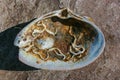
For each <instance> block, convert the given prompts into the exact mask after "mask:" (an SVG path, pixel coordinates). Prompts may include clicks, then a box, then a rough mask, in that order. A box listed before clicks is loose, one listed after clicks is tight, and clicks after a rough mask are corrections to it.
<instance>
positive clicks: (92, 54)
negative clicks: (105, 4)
mask: <svg viewBox="0 0 120 80" xmlns="http://www.w3.org/2000/svg"><path fill="white" fill-rule="evenodd" d="M14 44H15V45H16V46H18V47H19V60H20V61H22V62H23V63H25V64H27V65H29V66H32V67H35V68H42V69H49V70H72V69H76V68H81V67H84V66H86V65H88V64H90V63H91V62H93V61H94V60H95V59H96V58H97V57H98V56H99V55H100V54H101V52H102V51H103V49H104V46H105V40H104V36H103V33H102V32H101V31H100V29H99V28H98V27H97V26H96V25H95V24H94V23H93V21H91V19H90V18H88V17H82V16H78V15H76V14H75V13H73V12H72V11H70V10H69V9H61V10H57V11H53V12H50V13H48V14H45V15H43V16H41V17H40V18H38V19H36V20H34V21H33V22H31V23H30V24H29V25H27V26H26V27H25V28H23V30H22V31H21V32H20V33H18V35H17V37H16V39H15V41H14Z"/></svg>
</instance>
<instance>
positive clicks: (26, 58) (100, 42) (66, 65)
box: [14, 9, 105, 70]
mask: <svg viewBox="0 0 120 80" xmlns="http://www.w3.org/2000/svg"><path fill="white" fill-rule="evenodd" d="M61 11H62V10H57V11H53V12H51V13H48V14H45V15H43V16H41V17H40V18H38V19H36V20H34V21H33V22H31V23H30V24H28V25H27V26H26V27H25V28H24V29H23V30H22V31H21V32H20V33H19V34H18V35H17V37H16V39H15V42H14V44H15V45H16V46H18V47H19V44H18V41H19V40H20V39H21V37H19V35H23V33H24V32H25V31H26V30H27V29H29V27H30V26H31V25H33V24H34V23H35V22H37V21H39V20H42V19H44V18H47V17H50V16H52V15H56V16H59V17H61V16H60V15H59V14H60V13H61ZM68 11H70V10H69V9H68ZM70 13H71V15H70V17H71V16H72V17H74V18H78V19H80V20H82V21H84V22H86V23H88V24H90V25H92V27H93V28H94V29H95V30H96V32H97V36H96V37H95V39H94V41H93V42H92V44H91V45H90V50H89V52H88V55H87V57H86V58H85V59H84V60H81V61H79V62H76V63H73V62H62V61H59V60H57V61H55V62H52V61H47V62H44V61H41V63H40V64H37V63H36V60H37V59H36V58H35V57H33V56H32V55H29V54H24V53H25V52H24V51H23V50H21V49H19V60H20V61H22V62H23V63H25V64H27V65H29V66H32V67H35V68H42V69H49V70H72V69H77V68H81V67H84V66H86V65H88V64H90V63H92V62H93V61H94V60H96V59H97V58H98V57H99V56H100V54H101V53H102V52H103V50H104V47H105V38H104V35H103V33H102V32H101V30H100V29H99V28H98V27H97V26H96V25H95V24H94V23H93V22H92V21H90V20H89V19H88V18H87V17H81V16H80V17H79V16H78V15H76V14H74V13H72V12H71V11H70ZM72 14H74V15H72ZM68 17H69V16H68ZM62 18H64V17H62Z"/></svg>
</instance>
